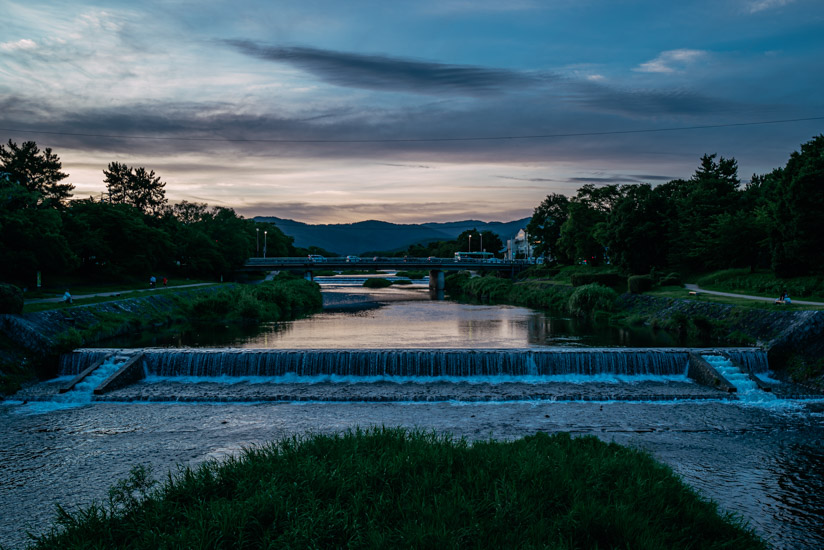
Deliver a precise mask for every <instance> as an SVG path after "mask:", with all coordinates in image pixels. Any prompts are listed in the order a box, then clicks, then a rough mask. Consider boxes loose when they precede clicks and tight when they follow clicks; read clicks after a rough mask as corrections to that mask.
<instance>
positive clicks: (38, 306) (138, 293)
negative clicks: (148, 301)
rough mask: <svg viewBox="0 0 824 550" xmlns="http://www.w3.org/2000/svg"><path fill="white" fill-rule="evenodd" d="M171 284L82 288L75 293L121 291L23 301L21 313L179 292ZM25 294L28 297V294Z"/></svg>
mask: <svg viewBox="0 0 824 550" xmlns="http://www.w3.org/2000/svg"><path fill="white" fill-rule="evenodd" d="M197 282H199V281H192V280H189V281H186V282H179V284H196V283H197ZM209 282H211V283H212V284H214V285H220V284H222V283H215V282H213V281H209ZM171 284H172V283H171V281H170V282H169V285H170V286H169V287H168V288H164V287H162V286H161V287H158V288H156V289H154V290H151V291H144V288H145V287H139V288H138V289H134V288H122V287H120V288H117V287H114V288H113V287H104V286H101V287H97V290H91V291H89V290H87V289H82V290H79V291H77V292H76V293H77V294H87V293H88V294H91V293H93V292H117V291H121V292H120V293H119V294H117V295H113V296H93V297H90V298H73V299H72V303H71V304H66V303H64V302H41V303H35V304H32V303H24V304H23V313H33V312H35V311H45V310H48V309H64V308H69V307H75V306H82V305H88V304H97V303H100V302H110V301H112V300H125V299H128V298H141V297H146V296H156V295H158V294H161V295H162V294H174V293H176V292H180V290H181V289H180V288H175V287H174V286H171ZM198 288H206V287H205V286H204V287H198ZM61 294H62V293H61ZM26 296H27V297H28V294H27V295H26ZM45 297H46V298H48V297H49V296H45Z"/></svg>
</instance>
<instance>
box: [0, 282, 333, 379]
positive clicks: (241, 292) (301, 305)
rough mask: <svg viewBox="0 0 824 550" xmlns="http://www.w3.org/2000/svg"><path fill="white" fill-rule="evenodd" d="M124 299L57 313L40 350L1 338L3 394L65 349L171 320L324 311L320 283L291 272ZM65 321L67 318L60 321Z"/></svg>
mask: <svg viewBox="0 0 824 550" xmlns="http://www.w3.org/2000/svg"><path fill="white" fill-rule="evenodd" d="M18 293H19V290H18ZM125 302H128V304H129V306H128V307H117V308H116V309H113V307H114V306H109V304H116V303H119V302H108V303H106V302H104V303H101V304H97V305H89V306H77V307H74V308H66V309H61V310H59V311H53V312H52V316H54V317H57V318H56V319H55V320H54V322H53V324H52V325H51V326H56V327H61V328H60V329H59V332H57V333H56V334H54V335H51V336H52V337H51V338H50V340H51V345H48V346H46V347H43V348H40V349H36V350H24V349H19V346H16V345H15V344H14V343H13V342H11V341H10V340H9V339H8V338H7V337H5V336H4V337H3V341H2V342H0V343H3V346H2V348H0V349H2V350H4V352H3V353H2V354H0V395H2V394H8V393H13V392H14V391H16V390H17V389H19V387H20V384H21V383H22V382H24V381H25V380H27V379H30V378H32V377H33V376H34V373H35V372H37V373H39V374H40V375H41V376H48V375H53V373H54V370H55V368H56V364H57V359H58V357H59V355H60V353H63V352H67V351H70V350H72V349H75V348H78V347H81V346H83V345H88V344H90V343H96V342H99V341H101V340H105V339H106V338H111V337H113V336H116V335H120V334H126V333H135V332H141V331H144V330H156V329H157V327H160V326H164V325H170V324H182V323H193V324H216V323H242V324H257V323H262V322H274V321H283V320H289V319H294V318H296V317H298V316H301V315H306V314H310V313H314V312H317V311H320V309H321V307H322V305H323V299H322V297H321V293H320V287H319V286H318V285H317V283H313V282H311V281H307V280H305V279H302V278H297V277H292V276H289V275H286V274H282V275H280V276H279V277H277V278H275V279H274V280H272V281H265V282H262V283H260V284H256V285H236V284H230V285H223V286H215V287H209V288H207V289H204V290H190V291H179V292H173V291H172V289H168V291H167V292H165V293H163V294H153V295H151V296H145V297H139V298H133V299H131V300H128V301H125ZM125 302H124V303H125ZM19 307H22V299H20V305H19ZM80 310H82V312H81V311H80ZM63 319H66V322H61V320H63Z"/></svg>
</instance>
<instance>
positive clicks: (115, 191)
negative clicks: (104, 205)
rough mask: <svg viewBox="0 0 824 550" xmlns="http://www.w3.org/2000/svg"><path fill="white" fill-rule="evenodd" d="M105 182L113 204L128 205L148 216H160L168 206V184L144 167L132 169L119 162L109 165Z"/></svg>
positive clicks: (105, 172)
mask: <svg viewBox="0 0 824 550" xmlns="http://www.w3.org/2000/svg"><path fill="white" fill-rule="evenodd" d="M103 174H104V175H105V176H106V177H105V179H104V182H105V183H106V189H107V190H108V192H109V201H110V202H111V203H113V204H128V205H131V206H134V207H135V208H137V209H138V210H140V211H141V212H144V213H146V214H152V215H158V214H160V213H161V212H162V211H163V208H164V206H165V205H166V202H167V200H166V191H165V189H164V187H166V183H165V182H162V181H160V177H159V176H156V175H155V173H154V170H151V171H148V172H147V171H146V169H145V168H143V167H142V166H141V167H139V168H131V167H129V166H126V165H125V164H122V163H119V162H112V163H109V167H108V169H107V170H103Z"/></svg>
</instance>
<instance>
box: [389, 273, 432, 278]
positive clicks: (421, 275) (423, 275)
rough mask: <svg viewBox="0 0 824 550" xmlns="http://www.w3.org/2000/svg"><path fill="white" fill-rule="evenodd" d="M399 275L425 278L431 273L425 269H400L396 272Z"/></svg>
mask: <svg viewBox="0 0 824 550" xmlns="http://www.w3.org/2000/svg"><path fill="white" fill-rule="evenodd" d="M395 275H396V276H398V277H407V278H409V279H424V278H426V277H427V276H428V275H429V273H427V272H425V271H398V272H397V273H395Z"/></svg>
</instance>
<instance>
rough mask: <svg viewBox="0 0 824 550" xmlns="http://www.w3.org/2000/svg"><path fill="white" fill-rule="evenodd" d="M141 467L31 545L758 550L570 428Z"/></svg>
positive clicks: (62, 517)
mask: <svg viewBox="0 0 824 550" xmlns="http://www.w3.org/2000/svg"><path fill="white" fill-rule="evenodd" d="M146 474H147V472H146V471H145V470H143V469H141V468H136V469H134V470H133V471H132V477H131V478H130V479H129V480H125V481H121V482H120V483H119V484H117V485H116V486H115V487H113V488H112V489H111V490H110V492H109V501H108V503H107V504H105V505H95V506H91V507H89V508H86V509H84V510H82V511H80V512H77V513H75V514H69V513H67V512H65V511H64V510H62V509H61V510H60V513H59V520H58V521H59V525H58V527H56V528H55V531H54V532H52V533H50V534H47V535H44V536H42V537H41V538H40V539H39V540H37V541H36V542H35V543H33V544H32V545H31V546H30V548H33V549H35V548H36V549H46V548H68V549H79V548H134V549H144V548H145V549H152V550H154V549H156V548H226V549H229V548H231V549H239V548H344V547H347V548H559V549H566V548H569V549H572V548H639V549H645V548H649V549H652V548H655V549H664V548H736V549H746V548H765V544H764V543H763V542H762V541H760V540H759V539H758V538H757V537H756V536H755V535H754V534H753V533H752V532H751V531H750V530H748V529H747V528H746V527H745V526H744V525H743V523H742V522H741V521H740V520H738V519H736V518H735V517H733V516H730V515H723V514H719V512H718V510H717V508H716V505H715V504H713V503H710V502H708V501H705V500H702V499H701V498H699V497H698V496H697V495H696V494H695V493H694V492H693V491H692V490H691V489H690V488H688V487H687V486H686V485H684V484H683V483H682V482H681V481H680V480H679V479H678V478H677V477H676V476H675V475H674V474H673V472H672V471H671V470H670V469H669V468H668V467H666V466H664V465H661V464H660V463H658V462H656V461H655V460H654V459H652V458H651V457H650V456H649V455H647V454H645V453H642V452H640V451H636V450H632V449H629V448H626V447H622V446H620V445H617V444H614V443H610V444H607V443H604V442H602V441H600V440H598V439H597V438H595V437H579V438H571V437H570V436H569V434H565V433H559V434H555V435H547V434H544V433H539V434H537V435H534V436H530V437H525V438H523V439H519V440H516V441H512V442H497V441H481V442H476V443H473V444H469V443H467V442H466V441H464V440H454V439H451V438H449V437H446V436H438V435H434V434H430V433H422V432H408V431H405V430H402V429H386V428H377V429H372V430H368V431H365V432H362V431H356V432H348V433H345V434H342V435H333V436H312V437H306V438H292V439H285V440H282V441H279V442H277V443H274V444H271V445H269V446H267V447H263V448H258V449H251V450H247V451H246V452H245V453H244V454H243V456H241V457H239V458H235V459H229V460H227V461H225V462H223V463H217V462H212V463H207V464H204V465H202V466H200V467H199V468H198V469H196V470H189V469H186V470H182V471H181V472H180V473H178V474H177V475H176V476H173V477H170V478H169V479H168V480H166V481H165V482H164V483H163V484H162V485H159V486H158V485H156V484H154V482H153V481H151V480H150V479H149V477H147V475H146Z"/></svg>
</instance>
